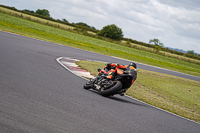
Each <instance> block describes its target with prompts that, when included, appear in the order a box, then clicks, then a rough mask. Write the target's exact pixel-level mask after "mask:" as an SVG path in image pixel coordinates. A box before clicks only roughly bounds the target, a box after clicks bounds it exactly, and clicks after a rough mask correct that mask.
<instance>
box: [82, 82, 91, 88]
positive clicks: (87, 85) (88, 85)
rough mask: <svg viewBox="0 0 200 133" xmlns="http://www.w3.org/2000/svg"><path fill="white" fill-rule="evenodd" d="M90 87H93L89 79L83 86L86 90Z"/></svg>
mask: <svg viewBox="0 0 200 133" xmlns="http://www.w3.org/2000/svg"><path fill="white" fill-rule="evenodd" d="M92 87H93V83H91V81H88V82H87V83H85V84H84V85H83V88H84V89H86V90H88V89H90V88H92Z"/></svg>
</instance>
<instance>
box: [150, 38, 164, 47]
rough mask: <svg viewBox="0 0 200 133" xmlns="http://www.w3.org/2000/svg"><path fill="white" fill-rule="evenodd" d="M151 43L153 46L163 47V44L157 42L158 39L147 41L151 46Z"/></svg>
mask: <svg viewBox="0 0 200 133" xmlns="http://www.w3.org/2000/svg"><path fill="white" fill-rule="evenodd" d="M152 42H153V43H154V45H156V46H160V47H164V45H163V43H161V42H160V40H158V39H153V40H149V43H150V44H151V43H152Z"/></svg>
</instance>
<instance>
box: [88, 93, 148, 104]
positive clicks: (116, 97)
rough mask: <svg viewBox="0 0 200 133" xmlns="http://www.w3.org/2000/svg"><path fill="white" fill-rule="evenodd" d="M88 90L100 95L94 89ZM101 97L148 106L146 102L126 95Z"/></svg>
mask: <svg viewBox="0 0 200 133" xmlns="http://www.w3.org/2000/svg"><path fill="white" fill-rule="evenodd" d="M89 91H90V92H93V93H96V94H97V95H99V96H101V95H100V94H99V93H98V92H97V91H95V90H89ZM101 97H102V98H107V99H110V100H115V101H119V102H123V103H128V104H133V105H138V106H143V107H148V105H147V104H144V103H142V102H139V101H136V100H134V99H131V98H128V97H126V96H120V97H119V96H117V95H116V96H109V97H104V96H101Z"/></svg>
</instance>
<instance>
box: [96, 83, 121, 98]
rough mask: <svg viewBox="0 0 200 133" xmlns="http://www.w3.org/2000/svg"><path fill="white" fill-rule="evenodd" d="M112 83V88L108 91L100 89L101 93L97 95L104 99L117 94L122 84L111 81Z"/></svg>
mask: <svg viewBox="0 0 200 133" xmlns="http://www.w3.org/2000/svg"><path fill="white" fill-rule="evenodd" d="M113 83H114V86H112V87H110V88H108V89H104V88H101V91H100V92H99V93H100V94H101V95H102V96H104V97H108V96H111V95H114V94H117V92H119V91H120V90H121V88H122V83H121V82H120V81H113Z"/></svg>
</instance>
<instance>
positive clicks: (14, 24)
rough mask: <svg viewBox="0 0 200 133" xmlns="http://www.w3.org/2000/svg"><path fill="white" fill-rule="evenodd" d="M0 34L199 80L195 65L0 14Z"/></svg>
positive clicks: (197, 67) (199, 68) (198, 71)
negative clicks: (59, 46) (117, 58)
mask: <svg viewBox="0 0 200 133" xmlns="http://www.w3.org/2000/svg"><path fill="white" fill-rule="evenodd" d="M0 30H3V31H8V32H13V33H17V34H21V35H24V36H28V37H33V38H37V39H41V40H45V41H50V42H54V43H59V44H63V45H67V46H72V47H76V48H80V49H85V50H89V51H93V52H97V53H101V54H105V55H109V56H116V57H120V58H125V59H129V60H133V61H137V62H141V63H145V64H149V65H154V66H158V67H162V68H166V69H171V70H175V71H179V72H183V73H187V74H191V75H195V76H200V67H199V65H198V64H195V63H191V62H187V61H182V60H178V59H174V58H170V57H165V56H162V55H158V54H155V53H151V52H147V51H142V50H138V49H134V48H130V47H125V46H122V45H119V44H115V43H110V42H106V41H103V40H99V39H95V38H91V37H87V36H83V35H80V34H76V33H72V32H69V31H66V30H62V29H59V28H55V27H51V26H48V25H45V24H40V23H36V22H32V21H29V20H25V19H22V18H18V17H14V16H11V15H8V14H5V13H1V12H0Z"/></svg>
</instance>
